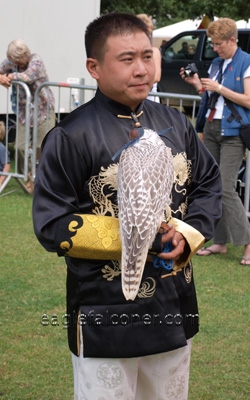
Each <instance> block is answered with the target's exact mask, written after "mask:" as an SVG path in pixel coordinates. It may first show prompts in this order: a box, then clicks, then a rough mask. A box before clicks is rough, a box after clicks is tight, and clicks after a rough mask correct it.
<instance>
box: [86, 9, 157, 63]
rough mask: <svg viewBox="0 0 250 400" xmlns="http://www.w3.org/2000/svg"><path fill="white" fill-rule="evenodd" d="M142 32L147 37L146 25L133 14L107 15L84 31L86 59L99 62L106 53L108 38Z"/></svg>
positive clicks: (99, 18) (96, 20) (93, 22)
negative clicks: (93, 59)
mask: <svg viewBox="0 0 250 400" xmlns="http://www.w3.org/2000/svg"><path fill="white" fill-rule="evenodd" d="M138 31H141V32H144V33H145V34H146V35H147V36H148V37H149V33H148V28H147V25H146V24H145V23H144V22H143V21H142V20H140V19H139V18H137V17H136V16H135V15H133V14H127V13H117V12H114V13H109V14H104V15H101V16H100V17H98V18H96V19H95V20H94V21H92V22H91V23H90V24H89V25H88V26H87V28H86V31H85V48H86V54H87V58H89V57H91V58H96V59H97V60H99V61H101V60H102V59H103V57H104V54H105V51H106V42H107V39H108V38H109V37H110V36H118V35H124V34H130V33H134V32H138Z"/></svg>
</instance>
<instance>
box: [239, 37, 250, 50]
mask: <svg viewBox="0 0 250 400" xmlns="http://www.w3.org/2000/svg"><path fill="white" fill-rule="evenodd" d="M248 43H249V32H238V46H239V47H240V48H241V49H242V50H243V51H246V52H248V48H249V47H248Z"/></svg>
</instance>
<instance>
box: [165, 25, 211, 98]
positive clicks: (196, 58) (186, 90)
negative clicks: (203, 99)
mask: <svg viewBox="0 0 250 400" xmlns="http://www.w3.org/2000/svg"><path fill="white" fill-rule="evenodd" d="M205 40H206V31H205V30H203V29H201V30H196V31H186V32H182V33H180V34H179V35H177V36H175V37H174V38H173V39H171V40H170V41H169V42H167V43H166V45H165V47H164V48H163V50H162V76H161V80H160V82H159V84H158V90H159V91H161V92H168V93H182V94H192V95H193V94H196V93H195V90H194V88H193V87H192V86H191V85H190V84H187V83H186V82H184V81H183V79H181V77H180V68H181V67H184V68H185V67H186V66H187V65H188V64H190V63H195V65H196V67H197V68H198V71H199V75H200V76H206V75H207V70H208V68H209V65H210V63H211V60H212V58H211V57H214V54H216V53H214V52H213V56H212V55H211V54H210V56H209V55H208V54H207V55H206V57H205V58H203V48H204V45H205ZM211 50H212V49H211Z"/></svg>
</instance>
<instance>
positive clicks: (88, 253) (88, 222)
mask: <svg viewBox="0 0 250 400" xmlns="http://www.w3.org/2000/svg"><path fill="white" fill-rule="evenodd" d="M75 216H76V219H75V220H74V219H72V220H71V221H70V222H69V224H68V233H69V238H68V240H64V241H61V243H60V248H61V249H62V250H63V251H64V254H65V255H66V256H70V257H74V258H88V259H95V260H120V258H121V240H120V233H119V220H118V218H114V217H107V216H103V215H92V214H75ZM79 219H80V222H81V223H80V224H79Z"/></svg>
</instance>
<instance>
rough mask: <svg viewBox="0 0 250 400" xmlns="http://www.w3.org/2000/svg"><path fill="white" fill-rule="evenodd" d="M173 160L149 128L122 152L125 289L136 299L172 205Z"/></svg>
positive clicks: (120, 204)
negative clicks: (148, 261)
mask: <svg viewBox="0 0 250 400" xmlns="http://www.w3.org/2000/svg"><path fill="white" fill-rule="evenodd" d="M173 180H174V169H173V157H172V152H171V149H170V148H168V147H167V146H166V145H165V144H164V142H163V141H162V139H161V138H160V137H159V135H158V134H157V132H155V131H153V130H150V129H145V128H144V131H143V135H142V136H141V137H140V139H139V140H138V141H137V142H136V143H135V144H133V145H131V146H130V147H128V148H126V149H125V150H123V151H122V153H121V156H120V161H119V167H118V190H117V196H118V210H119V219H120V234H121V241H122V260H121V270H122V290H123V293H124V296H125V298H126V299H127V300H134V299H135V297H136V295H137V293H138V290H139V287H140V283H141V279H142V274H143V270H144V265H145V262H146V259H147V255H148V249H149V248H150V247H151V245H152V243H153V241H154V239H155V236H156V234H157V232H158V229H159V227H160V225H161V222H162V221H163V218H164V211H165V210H166V208H167V206H168V205H169V204H170V202H171V190H172V185H173Z"/></svg>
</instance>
